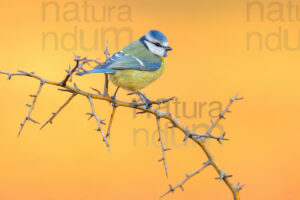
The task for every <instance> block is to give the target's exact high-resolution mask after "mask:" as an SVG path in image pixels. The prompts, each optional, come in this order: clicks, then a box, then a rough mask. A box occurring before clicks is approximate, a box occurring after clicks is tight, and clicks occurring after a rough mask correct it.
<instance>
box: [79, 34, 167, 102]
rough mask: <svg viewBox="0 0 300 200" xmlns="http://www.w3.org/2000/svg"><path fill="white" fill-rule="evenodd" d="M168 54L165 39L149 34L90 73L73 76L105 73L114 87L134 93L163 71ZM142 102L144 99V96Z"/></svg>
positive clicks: (164, 37)
mask: <svg viewBox="0 0 300 200" xmlns="http://www.w3.org/2000/svg"><path fill="white" fill-rule="evenodd" d="M170 50H172V48H171V47H170V46H169V42H168V39H167V38H166V36H165V35H164V34H163V33H161V32H160V31H157V30H150V31H149V32H148V33H146V34H145V35H144V36H142V37H141V38H140V39H138V40H136V41H134V42H132V43H130V44H129V45H127V46H126V47H124V48H123V49H122V50H121V51H119V52H117V53H115V54H113V55H112V56H111V57H109V58H108V59H107V60H106V61H105V62H104V63H102V64H101V65H97V66H96V67H95V68H94V69H93V70H90V71H86V72H80V73H77V75H84V74H92V73H105V74H109V79H110V80H111V82H113V83H114V84H115V85H116V86H118V87H121V88H123V89H126V90H129V91H132V92H137V93H138V94H139V95H140V94H141V93H140V92H139V90H141V89H143V88H145V87H146V86H148V85H149V84H150V83H152V82H153V81H155V80H156V79H158V78H159V77H160V76H161V75H162V73H163V72H164V70H165V68H166V57H167V56H168V51H170ZM144 98H145V99H147V98H146V97H145V96H144Z"/></svg>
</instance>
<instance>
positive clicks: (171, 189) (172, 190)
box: [169, 184, 174, 192]
mask: <svg viewBox="0 0 300 200" xmlns="http://www.w3.org/2000/svg"><path fill="white" fill-rule="evenodd" d="M169 187H170V191H171V192H174V188H173V186H172V185H171V184H170V185H169Z"/></svg>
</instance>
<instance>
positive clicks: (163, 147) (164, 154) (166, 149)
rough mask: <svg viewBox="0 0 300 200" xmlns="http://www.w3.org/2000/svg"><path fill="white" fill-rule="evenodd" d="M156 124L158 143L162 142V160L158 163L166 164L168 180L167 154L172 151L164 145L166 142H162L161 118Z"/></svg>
mask: <svg viewBox="0 0 300 200" xmlns="http://www.w3.org/2000/svg"><path fill="white" fill-rule="evenodd" d="M156 122H157V132H158V141H159V142H160V145H161V151H162V158H161V159H159V160H158V161H159V162H161V161H163V162H164V167H165V172H166V176H167V178H168V167H167V161H166V153H165V152H166V151H169V150H171V149H169V148H166V147H165V144H164V141H163V140H162V135H161V129H160V116H157V117H156Z"/></svg>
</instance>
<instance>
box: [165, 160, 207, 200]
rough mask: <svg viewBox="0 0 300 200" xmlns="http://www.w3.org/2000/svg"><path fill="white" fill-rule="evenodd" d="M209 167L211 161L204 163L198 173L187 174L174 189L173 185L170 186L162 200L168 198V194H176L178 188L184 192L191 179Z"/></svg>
mask: <svg viewBox="0 0 300 200" xmlns="http://www.w3.org/2000/svg"><path fill="white" fill-rule="evenodd" d="M208 165H210V161H209V160H208V161H206V162H205V163H203V165H202V166H201V167H200V168H199V169H197V170H196V171H194V172H192V173H190V174H186V175H185V178H184V179H183V180H182V181H180V182H179V183H177V184H176V185H175V186H174V187H173V186H172V185H169V186H170V189H169V190H168V191H167V192H166V193H164V194H163V195H161V196H160V198H163V197H164V196H166V195H167V194H169V193H170V192H174V191H175V190H176V189H177V188H180V189H181V190H182V191H184V189H183V185H184V184H185V183H186V182H187V181H188V180H189V179H190V178H192V177H193V176H195V175H197V174H198V173H199V172H201V171H202V170H204V169H205V168H206V167H207V166H208Z"/></svg>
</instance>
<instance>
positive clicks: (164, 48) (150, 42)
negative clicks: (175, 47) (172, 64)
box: [140, 30, 172, 57]
mask: <svg viewBox="0 0 300 200" xmlns="http://www.w3.org/2000/svg"><path fill="white" fill-rule="evenodd" d="M140 40H141V42H142V43H143V44H144V45H145V46H146V48H147V49H148V50H149V51H151V52H152V53H153V54H155V55H157V56H161V57H167V56H168V51H171V50H172V48H171V47H170V46H169V42H168V39H167V37H166V36H165V35H164V34H163V33H161V32H160V31H156V30H151V31H149V32H148V33H146V34H145V35H144V36H143V37H142V38H141V39H140Z"/></svg>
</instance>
